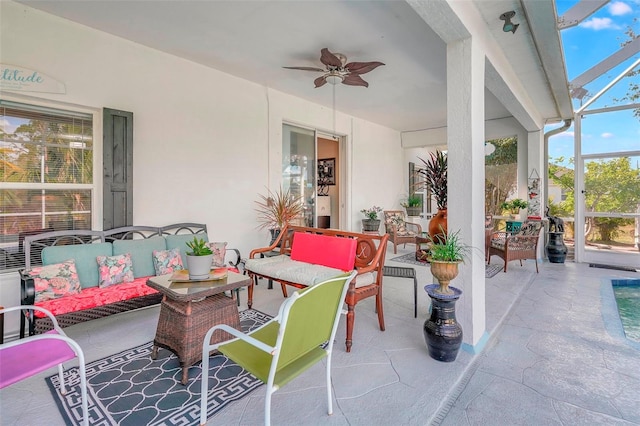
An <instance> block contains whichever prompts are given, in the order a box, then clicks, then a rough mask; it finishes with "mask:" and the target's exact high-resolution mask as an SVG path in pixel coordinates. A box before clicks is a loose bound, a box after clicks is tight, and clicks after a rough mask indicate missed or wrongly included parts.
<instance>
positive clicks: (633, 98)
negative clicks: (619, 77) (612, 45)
mask: <svg viewBox="0 0 640 426" xmlns="http://www.w3.org/2000/svg"><path fill="white" fill-rule="evenodd" d="M637 23H638V19H637V18H634V19H633V24H634V25H635V24H637ZM624 34H625V35H626V36H627V39H626V40H624V41H623V42H622V43H621V44H620V47H624V46H626V45H627V44H629V43H631V42H632V41H633V40H634V39H636V38H638V37H640V34H636V32H635V31H634V29H633V27H632V26H629V27H627V29H626V30H625V32H624ZM638 76H640V70H638V69H636V70H634V71H631V72H629V73H627V75H626V76H625V78H633V77H638ZM614 101H615V102H625V103H636V102H639V101H640V84H638V82H637V80H631V81H630V82H629V88H628V89H627V93H626V94H625V96H623V97H622V98H619V99H618V98H614ZM633 116H634V117H636V118H638V119H640V108H636V109H634V110H633Z"/></svg>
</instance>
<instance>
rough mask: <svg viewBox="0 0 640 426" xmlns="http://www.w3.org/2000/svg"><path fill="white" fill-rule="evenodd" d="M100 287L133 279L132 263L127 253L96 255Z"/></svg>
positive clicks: (128, 281)
mask: <svg viewBox="0 0 640 426" xmlns="http://www.w3.org/2000/svg"><path fill="white" fill-rule="evenodd" d="M96 261H97V262H98V274H99V275H100V281H99V282H98V285H99V286H100V288H105V287H109V286H112V285H114V284H120V283H130V282H131V281H133V264H132V263H131V255H130V254H129V253H126V254H119V255H117V256H97V257H96Z"/></svg>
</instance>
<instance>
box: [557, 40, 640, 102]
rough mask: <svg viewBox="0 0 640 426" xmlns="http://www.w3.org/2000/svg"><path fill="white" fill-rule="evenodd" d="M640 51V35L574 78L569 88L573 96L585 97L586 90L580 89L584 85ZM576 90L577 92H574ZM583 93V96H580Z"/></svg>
mask: <svg viewBox="0 0 640 426" xmlns="http://www.w3.org/2000/svg"><path fill="white" fill-rule="evenodd" d="M638 52H640V37H639V38H635V39H633V40H631V41H630V42H629V43H627V44H626V45H624V46H623V47H622V48H621V49H620V50H618V51H617V52H615V53H613V54H612V55H610V56H609V57H608V58H606V59H603V60H602V61H600V62H599V63H597V64H596V65H594V66H593V67H591V68H590V69H588V70H587V71H585V72H583V73H582V74H580V75H579V76H577V77H576V78H574V79H573V80H572V81H571V82H570V83H569V88H570V89H571V92H572V94H571V96H572V97H574V98H577V99H580V98H582V97H584V95H585V94H586V93H583V92H584V91H581V90H578V89H581V88H582V87H584V86H585V85H586V84H588V83H590V82H591V81H593V80H595V79H596V78H598V77H600V76H601V75H602V74H604V73H606V72H607V71H609V70H610V69H612V68H614V67H616V66H618V65H619V64H620V63H622V62H624V61H626V60H627V59H629V58H630V57H632V56H633V55H636V54H637V53H638ZM574 92H576V93H575V94H574ZM580 94H582V96H579V95H580Z"/></svg>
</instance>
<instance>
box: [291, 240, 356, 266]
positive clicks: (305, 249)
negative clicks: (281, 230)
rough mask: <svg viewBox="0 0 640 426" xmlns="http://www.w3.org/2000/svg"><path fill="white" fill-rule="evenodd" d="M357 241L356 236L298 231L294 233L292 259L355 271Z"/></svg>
mask: <svg viewBox="0 0 640 426" xmlns="http://www.w3.org/2000/svg"><path fill="white" fill-rule="evenodd" d="M357 243H358V242H357V241H356V240H355V239H354V238H342V237H334V236H330V235H318V234H309V233H306V232H296V233H295V234H294V235H293V244H292V247H291V260H297V261H300V262H306V263H310V264H314V265H322V266H328V267H330V268H335V269H340V270H342V271H353V267H354V266H355V260H356V246H357Z"/></svg>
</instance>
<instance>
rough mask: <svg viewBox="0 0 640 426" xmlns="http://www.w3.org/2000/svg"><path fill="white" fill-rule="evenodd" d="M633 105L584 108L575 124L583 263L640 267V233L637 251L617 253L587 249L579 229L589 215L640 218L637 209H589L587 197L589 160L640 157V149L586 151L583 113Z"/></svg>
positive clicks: (578, 245) (578, 244)
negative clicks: (592, 152)
mask: <svg viewBox="0 0 640 426" xmlns="http://www.w3.org/2000/svg"><path fill="white" fill-rule="evenodd" d="M628 108H632V106H631V107H629V106H625V107H612V108H604V109H598V110H593V111H582V112H580V113H579V114H576V116H575V121H574V126H575V139H574V143H575V151H574V152H575V153H576V164H575V184H574V186H575V201H574V202H575V229H574V234H575V258H576V261H577V262H583V263H598V264H606V265H620V266H632V265H635V266H638V265H640V264H639V261H640V247H638V246H637V244H639V242H638V241H637V238H638V236H637V235H636V237H635V238H636V248H638V250H639V251H638V252H637V253H633V252H627V253H625V252H618V251H616V252H613V251H609V252H607V251H603V250H587V249H586V236H585V233H584V230H583V229H582V230H580V231H579V229H578V228H581V227H583V226H584V225H583V224H584V223H585V220H586V218H587V217H612V218H640V211H636V212H587V211H586V210H587V209H586V196H585V190H586V189H585V163H586V162H587V161H590V160H598V159H611V158H619V157H638V156H640V150H637V151H619V152H602V153H598V154H582V116H584V115H589V114H598V113H605V112H613V111H616V110H621V109H628Z"/></svg>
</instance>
